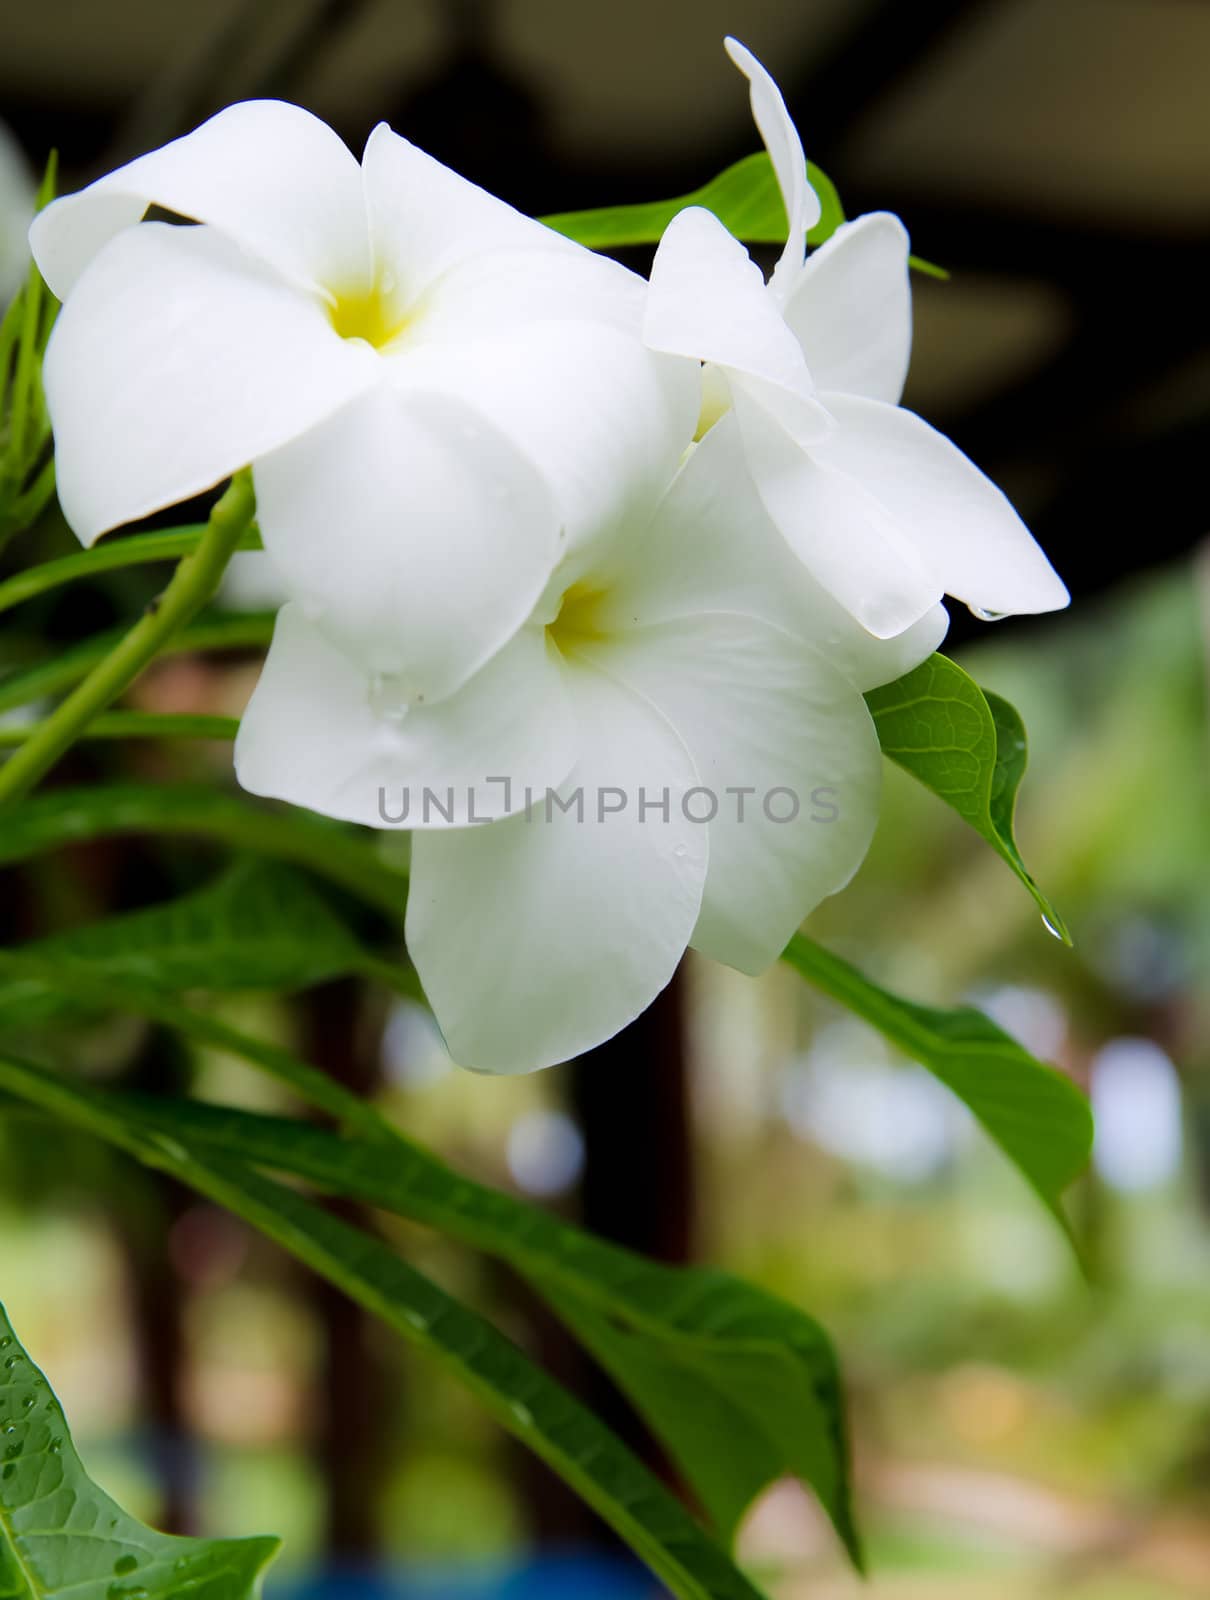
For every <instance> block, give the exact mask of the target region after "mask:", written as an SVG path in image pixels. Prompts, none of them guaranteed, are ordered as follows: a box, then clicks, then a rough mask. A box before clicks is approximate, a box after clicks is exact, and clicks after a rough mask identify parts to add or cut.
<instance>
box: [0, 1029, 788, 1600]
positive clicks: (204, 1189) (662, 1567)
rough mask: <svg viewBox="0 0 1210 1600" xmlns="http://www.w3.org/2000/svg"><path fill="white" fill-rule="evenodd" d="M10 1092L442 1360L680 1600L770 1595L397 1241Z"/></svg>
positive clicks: (37, 1085) (37, 1075) (9, 1085)
mask: <svg viewBox="0 0 1210 1600" xmlns="http://www.w3.org/2000/svg"><path fill="white" fill-rule="evenodd" d="M0 1088H3V1089H5V1090H7V1091H9V1092H10V1093H12V1094H15V1095H17V1096H18V1097H19V1098H21V1099H24V1100H26V1101H28V1102H29V1103H31V1104H33V1105H36V1106H40V1107H41V1108H42V1109H44V1110H46V1111H48V1112H50V1113H51V1114H52V1115H54V1116H57V1117H60V1118H62V1119H64V1120H67V1121H69V1122H71V1123H73V1124H75V1125H76V1126H79V1127H82V1128H85V1129H88V1130H90V1131H91V1132H93V1133H95V1134H98V1135H99V1136H100V1137H101V1138H104V1139H107V1140H109V1141H110V1142H112V1143H114V1144H117V1145H119V1146H120V1147H122V1148H124V1149H126V1150H128V1151H130V1152H131V1153H132V1154H134V1155H135V1156H137V1157H139V1158H140V1159H142V1160H144V1161H146V1162H148V1163H149V1164H150V1165H153V1166H156V1167H158V1168H160V1169H162V1170H164V1171H166V1172H169V1173H171V1174H172V1175H173V1176H174V1177H176V1178H177V1179H179V1180H180V1181H181V1182H183V1183H186V1184H188V1185H190V1186H191V1187H193V1188H194V1189H196V1190H197V1191H198V1192H199V1193H201V1194H204V1195H206V1196H207V1197H208V1198H209V1199H210V1200H212V1201H214V1202H215V1203H217V1204H219V1205H221V1206H224V1207H226V1208H227V1209H228V1210H230V1211H232V1212H234V1213H235V1214H236V1215H237V1216H240V1217H242V1218H243V1219H244V1220H245V1221H247V1222H248V1223H250V1224H251V1225H252V1226H254V1227H256V1228H258V1229H259V1230H260V1231H261V1232H262V1233H264V1234H265V1235H266V1236H267V1237H268V1238H270V1239H272V1240H274V1241H275V1242H276V1243H277V1244H279V1245H280V1246H281V1247H282V1248H283V1249H286V1250H288V1251H290V1252H291V1254H293V1255H294V1256H296V1257H297V1258H298V1259H299V1260H300V1261H302V1262H304V1263H305V1264H306V1265H307V1266H309V1267H310V1268H312V1270H313V1271H315V1272H317V1273H319V1274H320V1275H321V1276H323V1277H325V1278H327V1279H328V1280H329V1281H330V1282H332V1283H333V1284H335V1285H336V1286H337V1287H338V1288H339V1289H341V1290H342V1291H343V1292H344V1293H345V1294H347V1295H348V1296H349V1297H350V1298H351V1299H353V1300H354V1301H356V1302H357V1303H358V1304H359V1305H361V1306H363V1307H364V1308H365V1309H366V1310H368V1311H370V1312H371V1313H372V1314H374V1315H375V1316H377V1317H379V1318H381V1319H382V1320H383V1321H384V1322H386V1323H387V1324H388V1325H389V1326H390V1327H392V1328H394V1329H395V1330H396V1331H397V1332H398V1333H400V1334H401V1335H402V1336H403V1337H404V1338H405V1339H407V1340H408V1341H409V1342H410V1343H412V1344H415V1345H417V1346H418V1347H419V1348H421V1349H422V1350H424V1351H425V1352H426V1353H427V1354H428V1355H430V1356H431V1357H433V1358H435V1359H436V1360H437V1361H438V1362H439V1363H440V1364H441V1365H442V1366H444V1367H445V1368H446V1370H447V1371H449V1372H450V1373H451V1374H452V1375H453V1376H455V1377H456V1378H457V1379H458V1380H459V1381H460V1382H462V1383H463V1384H465V1385H466V1386H467V1387H468V1388H469V1389H470V1390H471V1391H472V1393H474V1394H475V1396H476V1397H477V1398H478V1399H479V1400H480V1401H481V1402H482V1403H483V1405H484V1406H485V1407H486V1408H487V1409H488V1410H489V1411H490V1412H491V1413H492V1415H493V1416H494V1417H495V1418H496V1419H497V1421H498V1422H499V1423H500V1424H501V1425H502V1426H503V1427H504V1428H506V1429H508V1431H509V1432H510V1433H512V1434H514V1435H515V1436H516V1437H517V1438H518V1439H520V1440H521V1441H522V1442H523V1443H524V1444H526V1445H527V1446H528V1447H529V1448H530V1449H531V1450H533V1451H534V1452H535V1453H536V1454H537V1455H539V1456H541V1458H542V1459H543V1460H544V1461H545V1462H546V1463H547V1464H548V1465H549V1466H550V1467H551V1468H552V1469H553V1470H554V1471H555V1472H557V1473H559V1475H560V1476H561V1477H562V1478H563V1479H564V1480H565V1481H566V1482H567V1483H568V1484H569V1485H570V1487H571V1488H572V1489H574V1490H575V1491H576V1493H577V1494H579V1495H580V1496H581V1497H582V1498H583V1499H584V1500H585V1501H587V1503H588V1504H589V1505H591V1506H592V1507H593V1509H594V1510H596V1511H597V1513H598V1514H599V1515H600V1516H601V1517H602V1518H603V1519H604V1520H605V1521H606V1522H608V1523H609V1524H610V1526H611V1527H613V1529H614V1530H615V1531H616V1532H617V1533H618V1534H619V1535H620V1536H621V1537H622V1538H623V1539H625V1540H626V1542H627V1543H628V1544H629V1545H630V1546H631V1548H632V1549H633V1550H634V1551H635V1553H636V1554H637V1555H639V1556H640V1557H641V1558H642V1559H643V1560H644V1561H645V1562H646V1563H647V1564H648V1565H649V1566H650V1568H651V1570H652V1571H653V1572H654V1573H655V1574H656V1575H657V1576H658V1577H659V1578H661V1579H662V1580H663V1582H664V1583H665V1584H667V1586H668V1588H669V1589H670V1590H671V1591H672V1593H673V1594H674V1595H677V1596H679V1597H680V1600H759V1594H760V1591H759V1590H757V1589H756V1588H755V1587H754V1586H753V1585H752V1584H751V1583H750V1582H749V1581H748V1579H747V1578H745V1577H744V1575H743V1574H742V1573H741V1572H740V1571H739V1569H738V1568H737V1567H735V1566H734V1565H733V1564H732V1563H731V1562H730V1561H729V1560H728V1559H727V1557H726V1556H725V1555H724V1554H723V1552H722V1551H721V1550H720V1549H719V1548H718V1547H717V1546H716V1545H715V1544H713V1543H712V1541H711V1540H710V1539H708V1538H707V1536H706V1535H705V1533H704V1532H703V1531H702V1529H701V1528H700V1527H699V1526H698V1524H697V1523H696V1522H695V1521H694V1520H693V1518H692V1517H691V1516H690V1515H689V1513H688V1512H687V1511H686V1510H685V1509H684V1507H683V1506H681V1505H680V1503H679V1502H678V1501H677V1500H676V1499H675V1498H674V1497H673V1496H672V1495H671V1494H669V1492H668V1491H667V1490H666V1489H665V1488H664V1487H663V1485H662V1484H660V1482H659V1481H658V1479H656V1478H655V1477H654V1476H653V1474H651V1473H650V1472H649V1471H648V1470H647V1469H646V1468H645V1467H644V1466H643V1465H642V1463H641V1462H639V1461H638V1460H637V1458H636V1457H634V1456H633V1455H632V1454H631V1453H630V1452H629V1451H628V1450H627V1449H626V1447H625V1446H624V1445H622V1444H621V1443H620V1441H618V1440H617V1439H616V1438H615V1437H614V1435H613V1434H611V1433H610V1432H609V1430H608V1429H607V1428H606V1427H605V1426H604V1425H603V1424H602V1423H601V1422H600V1421H599V1420H598V1419H597V1418H596V1417H595V1416H593V1414H592V1413H591V1412H590V1411H588V1410H587V1409H586V1408H585V1407H584V1406H583V1405H581V1403H580V1402H579V1401H578V1400H575V1399H574V1398H573V1397H572V1396H571V1395H570V1394H568V1393H567V1392H566V1391H565V1390H564V1389H562V1388H561V1387H560V1386H559V1385H558V1384H557V1383H555V1382H554V1380H553V1379H551V1378H550V1377H548V1376H547V1374H546V1373H545V1372H543V1371H542V1369H541V1368H540V1367H537V1366H535V1365H534V1363H533V1362H531V1361H530V1359H529V1357H528V1356H526V1355H525V1354H523V1352H522V1351H521V1350H519V1349H518V1348H517V1347H516V1346H515V1345H514V1344H512V1343H511V1342H510V1341H509V1340H508V1339H506V1338H505V1337H504V1336H503V1335H502V1334H501V1333H500V1332H499V1331H498V1330H497V1329H496V1328H495V1327H494V1326H493V1325H492V1324H491V1323H490V1322H488V1321H486V1320H485V1319H484V1318H483V1317H481V1316H479V1315H478V1314H477V1313H476V1312H474V1311H472V1310H470V1309H469V1308H468V1307H466V1306H464V1305H462V1304H461V1303H460V1302H459V1301H457V1300H455V1299H453V1298H452V1297H451V1296H450V1295H448V1294H447V1293H446V1292H445V1291H444V1290H442V1289H441V1288H439V1287H438V1286H437V1285H436V1284H435V1283H433V1282H431V1281H430V1280H429V1279H428V1278H426V1277H424V1276H423V1275H422V1274H421V1273H419V1272H417V1271H416V1270H415V1269H414V1268H413V1267H411V1266H409V1265H408V1264H407V1263H406V1262H404V1261H402V1260H401V1259H400V1258H399V1257H398V1256H397V1255H396V1254H395V1252H394V1251H393V1250H391V1249H390V1248H389V1247H388V1246H387V1245H385V1244H383V1243H382V1242H381V1241H379V1240H378V1239H376V1238H374V1237H373V1236H372V1235H370V1234H368V1233H364V1232H362V1231H361V1230H360V1229H357V1228H354V1227H352V1226H350V1225H349V1224H348V1223H346V1222H343V1221H342V1220H340V1219H339V1218H338V1217H335V1216H333V1215H332V1214H331V1213H330V1212H328V1211H325V1210H322V1209H321V1208H320V1207H318V1206H316V1205H313V1204H312V1203H311V1202H310V1201H308V1200H306V1199H304V1198H303V1197H302V1196H300V1195H299V1194H297V1193H295V1192H294V1191H293V1190H291V1189H288V1188H286V1187H285V1186H283V1185H281V1184H278V1183H275V1182H273V1181H271V1180H270V1179H267V1178H264V1177H262V1176H260V1175H259V1174H257V1173H255V1172H253V1171H252V1170H251V1169H250V1168H248V1167H246V1166H244V1165H243V1164H241V1163H240V1162H238V1161H236V1160H233V1159H232V1158H231V1156H230V1155H229V1154H222V1155H213V1154H209V1153H207V1152H206V1151H204V1150H203V1149H201V1148H200V1146H197V1145H194V1144H188V1143H186V1142H184V1141H183V1140H182V1139H180V1138H179V1137H178V1136H177V1135H176V1134H173V1135H172V1136H165V1135H164V1134H162V1133H159V1132H157V1131H156V1130H155V1129H154V1128H153V1127H152V1126H151V1125H150V1123H145V1122H143V1121H142V1120H141V1119H140V1118H138V1117H137V1116H136V1115H135V1114H134V1113H133V1112H132V1111H131V1110H130V1109H129V1107H128V1106H126V1105H125V1104H124V1103H123V1101H122V1100H121V1099H119V1097H117V1096H113V1095H102V1094H98V1093H97V1092H96V1091H93V1090H89V1089H86V1088H84V1087H83V1086H82V1085H77V1084H73V1083H69V1082H68V1081H66V1080H64V1079H59V1078H55V1077H53V1076H51V1075H49V1074H47V1073H46V1072H44V1071H42V1070H40V1069H38V1068H33V1067H27V1066H24V1065H23V1064H21V1063H19V1062H16V1061H13V1060H11V1059H9V1058H4V1059H2V1060H0ZM87 1600H93V1597H91V1596H89V1597H87ZM96 1600H100V1596H99V1595H98V1596H97V1597H96ZM107 1600H108V1597H107Z"/></svg>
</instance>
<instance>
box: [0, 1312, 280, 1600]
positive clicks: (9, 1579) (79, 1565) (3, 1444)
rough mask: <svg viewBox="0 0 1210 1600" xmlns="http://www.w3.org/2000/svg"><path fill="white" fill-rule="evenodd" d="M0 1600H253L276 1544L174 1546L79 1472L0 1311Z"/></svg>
mask: <svg viewBox="0 0 1210 1600" xmlns="http://www.w3.org/2000/svg"><path fill="white" fill-rule="evenodd" d="M0 1460H2V1461H3V1466H0V1600H59V1597H65V1596H67V1595H69V1594H70V1595H71V1597H72V1600H170V1597H177V1600H179V1597H180V1596H181V1595H183V1594H188V1595H189V1596H190V1600H252V1597H254V1596H257V1595H259V1594H260V1592H261V1583H262V1577H263V1573H264V1570H265V1568H266V1567H267V1566H268V1564H269V1562H270V1561H272V1559H273V1557H274V1556H275V1555H276V1554H277V1550H278V1546H279V1541H278V1540H277V1539H272V1538H264V1539H175V1538H171V1537H169V1535H167V1534H164V1533H156V1532H155V1530H154V1529H152V1528H148V1527H147V1526H145V1524H143V1523H141V1522H137V1521H136V1520H135V1519H134V1518H133V1517H131V1516H128V1515H127V1514H126V1512H125V1511H123V1510H122V1508H121V1507H120V1506H119V1505H117V1504H116V1503H115V1502H114V1501H113V1500H111V1499H110V1498H109V1496H108V1495H107V1494H104V1493H103V1492H102V1491H101V1490H100V1489H98V1488H97V1486H96V1484H95V1483H93V1482H92V1480H91V1479H90V1478H89V1477H88V1475H87V1473H86V1472H85V1471H84V1467H83V1464H82V1463H81V1461H80V1458H79V1456H78V1455H77V1454H76V1451H75V1447H74V1445H73V1444H72V1441H71V1434H70V1433H69V1432H68V1428H67V1421H66V1418H65V1417H64V1415H63V1411H62V1408H61V1407H60V1405H59V1402H58V1401H57V1400H56V1399H55V1397H54V1395H53V1394H52V1393H51V1390H50V1386H49V1385H48V1384H47V1382H46V1379H45V1378H44V1377H43V1376H42V1374H41V1373H40V1372H39V1371H38V1369H37V1367H35V1366H34V1364H33V1363H32V1362H31V1361H30V1359H29V1357H28V1356H27V1355H26V1353H25V1351H24V1350H23V1349H22V1348H21V1346H20V1344H19V1343H18V1342H17V1336H16V1334H15V1333H14V1332H13V1329H12V1325H11V1323H10V1322H9V1320H8V1317H7V1315H6V1313H5V1311H4V1309H3V1307H0Z"/></svg>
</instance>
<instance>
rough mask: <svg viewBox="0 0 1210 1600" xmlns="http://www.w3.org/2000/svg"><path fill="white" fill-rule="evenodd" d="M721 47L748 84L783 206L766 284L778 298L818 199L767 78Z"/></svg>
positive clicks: (733, 49) (733, 48)
mask: <svg viewBox="0 0 1210 1600" xmlns="http://www.w3.org/2000/svg"><path fill="white" fill-rule="evenodd" d="M724 48H725V49H726V51H727V54H728V55H729V56H730V57H731V59H732V61H733V62H734V63H735V65H736V66H737V67H738V68H739V70H740V71H741V72H742V73H743V75H744V77H745V78H747V80H748V85H749V98H750V100H751V102H752V118H753V120H754V122H755V123H756V126H757V128H758V130H759V131H760V136H761V138H762V139H763V140H764V141H765V148H766V150H768V152H769V158H770V160H771V161H772V162H773V170H774V172H776V173H777V181H778V184H779V185H780V187H781V195H782V199H783V200H784V201H785V203H786V216H787V217H788V218H789V224H790V227H789V233H788V235H787V237H786V247H785V249H784V250H783V251H782V253H781V259H780V261H778V263H777V266H776V267H775V268H774V269H773V277H772V279H771V286H772V287H773V288H774V289H775V290H776V291H777V292H778V293H779V294H783V295H784V294H787V293H789V291H790V289H792V288H793V286H794V281H795V278H796V277H797V274H798V272H799V271H800V270H801V268H802V260H803V256H804V254H805V253H806V248H807V229H808V228H813V227H814V226H815V224H816V223H817V222H818V221H819V218H820V215H821V208H820V204H819V196H818V195H817V194H816V193H815V190H814V189H812V187H811V184H810V181H809V180H808V178H807V158H806V156H805V155H804V154H803V148H802V140H801V139H800V138H799V137H798V129H797V128H796V127H795V126H794V122H793V119H792V118H791V116H790V113H789V111H788V110H787V109H786V102H785V101H784V100H783V98H782V93H781V90H780V89H779V88H778V87H777V84H776V83H775V82H774V81H773V78H772V75H771V74H770V73H769V72H767V71H766V70H765V68H764V67H763V66H762V65H761V64H760V62H759V61H758V60H757V59H756V57H755V56H754V55H753V54H752V52H751V50H749V49H748V48H747V47H746V46H745V45H742V44H740V42H739V40H738V39H726V40H724Z"/></svg>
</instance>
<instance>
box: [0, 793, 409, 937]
mask: <svg viewBox="0 0 1210 1600" xmlns="http://www.w3.org/2000/svg"><path fill="white" fill-rule="evenodd" d="M123 834H152V835H155V834H167V835H186V836H189V837H192V838H199V839H210V840H213V841H215V842H217V843H219V844H223V845H227V846H231V847H233V848H235V849H238V850H248V851H252V852H255V853H256V854H259V855H263V856H267V857H269V858H270V859H271V860H276V861H288V862H292V863H294V864H296V865H298V866H304V867H307V868H309V869H310V870H311V871H313V872H314V873H315V874H316V875H317V876H319V877H322V878H325V879H326V880H327V881H328V882H330V883H334V884H336V885H338V886H339V887H340V888H343V889H347V890H348V891H349V892H350V893H351V894H354V895H356V896H357V897H358V898H359V899H361V900H364V901H365V902H366V904H367V905H371V906H375V907H377V908H378V910H380V911H383V912H385V913H386V914H387V915H388V916H390V917H394V918H396V919H398V920H399V921H402V918H403V908H404V902H405V900H406V898H407V878H406V876H405V875H404V874H402V873H401V872H399V871H398V870H397V869H396V868H394V867H392V866H391V865H390V864H389V863H388V862H386V861H384V860H383V859H382V858H381V857H380V856H379V855H378V853H377V851H376V850H375V849H374V848H373V847H372V846H371V845H369V844H368V843H367V842H366V841H365V839H364V837H361V838H359V837H357V836H356V835H355V834H354V833H352V832H351V831H350V830H349V829H348V828H346V827H345V826H344V825H343V824H341V823H337V822H331V821H329V820H328V819H326V818H323V817H317V816H313V815H312V814H311V813H310V812H308V811H300V810H298V809H297V808H291V807H283V808H281V809H273V810H270V809H268V808H266V807H263V806H259V805H255V804H253V803H252V802H251V801H249V800H247V799H245V798H243V797H241V796H239V795H235V794H230V793H227V792H225V791H224V790H221V789H216V788H212V787H209V786H206V785H201V784H199V785H186V784H181V785H151V784H120V785H113V786H110V787H92V788H87V789H51V790H47V791H46V792H45V793H43V794H36V795H32V796H30V798H29V799H27V800H23V801H22V802H21V803H20V804H19V805H15V806H13V807H12V808H11V809H10V810H7V811H6V812H5V813H4V823H3V826H0V867H2V866H5V865H9V864H11V863H14V862H18V861H24V860H26V859H27V858H29V857H30V856H36V855H40V854H42V853H43V852H45V851H47V850H55V849H59V848H61V847H62V846H64V845H68V844H77V843H80V842H82V841H83V840H86V839H97V838H106V837H111V836H114V835H123Z"/></svg>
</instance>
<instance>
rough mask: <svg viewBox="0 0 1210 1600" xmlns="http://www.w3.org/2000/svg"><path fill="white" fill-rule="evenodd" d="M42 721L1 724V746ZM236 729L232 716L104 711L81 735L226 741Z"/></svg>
mask: <svg viewBox="0 0 1210 1600" xmlns="http://www.w3.org/2000/svg"><path fill="white" fill-rule="evenodd" d="M41 726H42V724H41V723H40V722H22V723H18V724H16V725H11V726H8V727H2V726H0V749H3V748H5V747H8V746H13V745H19V744H23V743H24V742H25V740H26V739H28V738H29V737H30V735H31V734H33V733H35V732H36V731H37V730H38V729H39V728H40V727H41ZM238 732H239V722H238V720H237V719H236V718H235V717H214V716H209V715H205V714H201V713H199V714H194V713H192V712H175V711H103V712H102V713H101V715H100V716H99V717H94V719H93V720H92V721H91V722H90V723H89V724H88V726H87V728H85V729H84V731H83V733H82V734H81V735H80V738H81V739H215V740H219V741H221V742H223V743H227V744H229V743H230V742H231V740H232V739H234V738H235V736H236V734H237V733H238Z"/></svg>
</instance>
